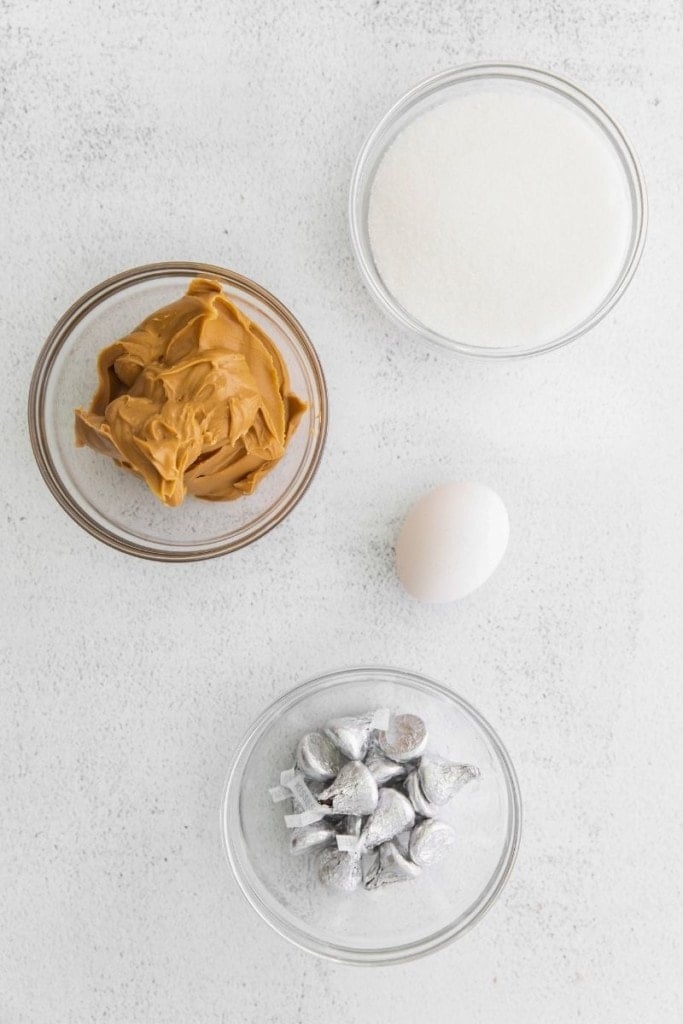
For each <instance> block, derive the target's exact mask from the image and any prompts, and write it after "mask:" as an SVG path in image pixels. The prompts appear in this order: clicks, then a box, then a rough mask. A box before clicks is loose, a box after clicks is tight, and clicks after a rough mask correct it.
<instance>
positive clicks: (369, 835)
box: [362, 789, 415, 850]
mask: <svg viewBox="0 0 683 1024" xmlns="http://www.w3.org/2000/svg"><path fill="white" fill-rule="evenodd" d="M414 823H415V811H414V809H413V806H412V804H411V802H410V800H409V799H408V798H407V797H405V796H404V795H403V793H399V792H398V790H396V789H381V790H380V792H379V799H378V801H377V807H376V808H375V810H374V812H373V813H372V815H371V816H370V818H369V819H368V822H367V824H366V826H365V828H364V829H363V835H362V840H363V846H364V848H365V849H368V850H369V849H372V847H374V846H380V845H381V844H382V843H386V842H387V841H388V840H389V839H393V838H394V836H397V835H398V834H399V832H405V831H406V829H410V828H412V826H413V825H414Z"/></svg>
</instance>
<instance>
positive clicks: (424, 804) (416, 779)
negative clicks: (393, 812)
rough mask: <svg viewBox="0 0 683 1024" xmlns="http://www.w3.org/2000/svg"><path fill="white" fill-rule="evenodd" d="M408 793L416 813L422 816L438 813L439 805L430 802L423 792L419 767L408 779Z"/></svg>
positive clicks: (429, 816) (432, 815)
mask: <svg viewBox="0 0 683 1024" xmlns="http://www.w3.org/2000/svg"><path fill="white" fill-rule="evenodd" d="M406 793H407V794H408V798H409V800H410V802H411V804H412V805H413V808H414V810H415V813H416V814H418V815H419V816H420V817H421V818H433V817H434V816H435V815H436V814H437V812H438V807H436V806H435V805H434V804H430V802H429V800H427V797H426V796H425V795H424V793H423V792H422V785H421V783H420V775H419V772H418V770H417V768H416V769H415V770H414V771H412V772H411V773H410V775H409V776H408V778H407V779H406Z"/></svg>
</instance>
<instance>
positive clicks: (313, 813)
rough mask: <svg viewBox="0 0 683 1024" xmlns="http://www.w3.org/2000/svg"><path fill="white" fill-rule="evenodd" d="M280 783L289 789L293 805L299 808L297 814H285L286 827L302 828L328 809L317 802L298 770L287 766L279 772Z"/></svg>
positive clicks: (320, 816)
mask: <svg viewBox="0 0 683 1024" xmlns="http://www.w3.org/2000/svg"><path fill="white" fill-rule="evenodd" d="M280 783H281V785H282V786H283V787H284V788H285V789H287V790H288V791H289V794H290V795H291V797H292V799H293V800H294V805H295V807H297V808H299V813H298V814H285V825H286V826H287V828H302V827H303V826H305V825H312V824H313V822H315V821H320V819H321V818H324V817H325V815H326V814H327V811H328V809H327V808H326V807H322V806H321V805H320V804H319V803H318V801H317V800H316V798H315V797H314V796H313V794H312V793H311V791H310V789H309V788H308V786H307V785H306V780H305V778H304V777H303V775H302V774H301V773H300V772H297V771H296V770H295V769H294V768H288V769H287V771H284V772H283V773H282V774H281V776H280Z"/></svg>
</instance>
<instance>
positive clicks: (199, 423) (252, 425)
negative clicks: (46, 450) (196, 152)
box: [75, 278, 306, 506]
mask: <svg viewBox="0 0 683 1024" xmlns="http://www.w3.org/2000/svg"><path fill="white" fill-rule="evenodd" d="M97 372H98V377H99V386H98V388H97V391H96V392H95V395H94V396H93V399H92V402H91V403H90V408H89V409H88V410H87V411H86V410H85V409H76V412H75V416H76V444H77V445H79V446H82V445H88V446H89V447H90V448H93V449H94V450H95V451H98V452H102V454H104V455H108V456H109V457H110V458H112V459H114V461H115V462H116V463H117V464H118V465H119V466H123V467H125V468H126V469H129V470H132V471H133V472H134V473H137V474H138V475H139V476H141V477H142V478H143V480H144V481H145V483H146V484H147V485H148V487H149V488H150V490H151V491H153V493H154V494H155V495H156V496H157V497H158V498H160V499H161V501H163V502H164V504H166V505H172V506H173V505H180V503H181V502H182V501H183V499H184V498H185V495H186V494H188V493H189V494H194V495H195V496H196V497H198V498H205V499H207V500H209V501H229V500H232V499H234V498H239V497H241V496H242V495H244V494H251V493H252V491H253V490H254V489H255V487H256V486H257V484H258V482H259V481H260V480H261V478H262V477H263V476H264V475H265V474H266V473H267V472H268V471H269V470H270V469H272V468H273V466H274V465H275V464H276V463H277V462H278V460H279V459H281V458H282V456H283V455H284V452H285V448H286V446H287V442H288V440H289V438H290V437H291V436H292V434H293V432H294V430H295V429H296V426H297V424H298V422H299V420H300V419H301V416H302V414H303V413H304V411H305V409H306V405H305V403H304V402H302V401H301V400H300V399H299V398H297V397H296V395H293V394H292V393H291V391H290V384H289V375H288V373H287V368H286V366H285V364H284V362H283V360H282V356H281V355H280V353H279V351H278V350H277V348H276V346H275V345H274V344H273V342H272V341H271V340H270V338H269V337H268V336H267V335H266V334H265V333H264V332H263V331H262V330H261V329H260V328H259V327H257V326H256V324H254V323H252V322H251V321H250V320H249V319H248V318H247V317H246V316H245V315H244V314H243V313H241V312H240V310H239V309H237V307H236V306H234V305H233V304H232V303H231V302H230V301H228V299H227V298H226V297H225V295H224V294H223V292H222V291H221V286H220V285H219V284H218V283H217V282H216V281H209V280H205V279H204V278H196V279H195V280H193V281H192V282H191V284H190V286H189V288H188V289H187V293H186V294H185V295H184V296H183V297H182V298H181V299H178V301H177V302H173V303H171V304H170V305H169V306H164V308H163V309H159V310H157V311H156V312H155V313H152V315H151V316H149V317H147V319H146V320H143V322H142V323H141V324H140V325H139V327H137V328H136V329H135V330H134V331H133V332H132V333H131V334H128V335H126V336H125V337H124V338H120V339H119V340H118V341H115V342H114V343H113V344H112V345H109V346H108V347H107V348H105V349H103V350H102V352H100V354H99V357H98V361H97Z"/></svg>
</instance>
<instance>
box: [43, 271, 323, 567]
mask: <svg viewBox="0 0 683 1024" xmlns="http://www.w3.org/2000/svg"><path fill="white" fill-rule="evenodd" d="M195 277H210V278H213V279H215V280H217V281H219V282H220V283H221V285H222V286H223V291H224V292H225V294H226V295H227V296H228V298H229V299H231V300H232V301H233V302H234V303H235V305H237V306H238V307H239V308H240V309H241V310H243V311H244V313H246V315H247V316H248V317H250V318H251V319H252V320H253V321H254V322H255V323H256V324H258V325H259V326H260V327H262V328H263V330H264V331H265V332H266V333H267V334H268V335H269V336H270V338H271V339H272V340H273V342H274V343H275V345H276V346H277V347H278V349H279V350H280V352H281V353H282V357H283V359H284V362H285V364H286V366H287V369H288V371H289V375H290V379H291V385H292V390H293V391H294V392H295V394H297V395H298V396H299V397H300V398H303V399H304V401H306V402H307V403H308V409H307V411H306V413H305V414H304V416H303V418H302V421H301V422H300V423H299V425H298V427H297V430H296V431H295V433H294V435H293V437H292V439H291V441H290V443H289V445H288V446H287V451H286V453H285V455H284V457H283V458H282V460H281V461H280V463H279V464H278V465H277V466H276V467H275V468H274V469H273V470H272V471H271V472H270V473H268V474H267V475H266V476H265V477H264V479H263V480H262V481H261V483H260V484H259V486H258V488H257V489H256V491H255V492H254V493H253V494H251V495H247V496H245V497H244V498H239V499H237V500H236V501H226V502H209V501H200V500H198V499H195V498H192V497H188V498H187V499H186V500H185V501H184V502H183V504H182V505H181V506H179V507H178V508H166V507H165V506H164V505H163V504H162V503H161V502H160V501H158V499H157V498H155V497H154V495H153V494H152V493H151V492H150V491H149V489H148V488H147V487H146V486H145V484H144V483H143V482H142V481H141V480H140V479H139V478H138V477H136V476H134V475H133V474H132V473H130V472H128V471H126V470H123V469H120V468H119V467H118V466H116V465H115V464H114V463H113V462H112V460H111V459H108V458H105V457H103V456H102V455H99V454H97V453H96V452H93V451H91V450H90V449H89V448H76V446H75V443H74V409H75V407H76V406H80V405H85V406H87V405H88V403H89V402H90V398H91V396H92V394H93V392H94V391H95V387H96V383H97V355H98V353H99V351H100V350H101V349H102V348H104V347H105V346H106V345H108V344H110V343H111V342H112V341H114V340H115V339H116V338H118V337H121V336H122V335H124V334H127V333H128V332H129V331H131V330H132V329H133V328H134V327H135V326H136V324H138V323H140V321H141V320H143V319H144V318H145V317H146V316H148V315H149V314H150V313H152V312H153V311H154V310H155V309H159V308H160V307H161V306H164V305H166V304H167V303H169V302H172V301H174V300H175V299H178V298H180V297H181V295H182V294H183V292H184V291H185V290H186V289H187V286H188V284H189V282H190V281H191V280H192V278H195ZM28 414H29V431H30V436H31V444H32V446H33V452H34V455H35V458H36V462H37V463H38V468H39V469H40V472H41V473H42V475H43V478H44V480H45V482H46V484H47V485H48V487H49V488H50V490H51V491H52V493H53V494H54V496H55V498H56V499H57V501H58V502H59V504H60V505H61V506H62V508H63V509H64V510H65V511H66V512H68V513H69V515H70V516H71V518H72V519H73V520H75V522H77V523H78V524H79V526H82V527H83V529H84V530H87V531H88V533H90V534H92V535H93V536H94V537H97V538H98V540H101V541H103V542H104V543H105V544H109V545H110V546H111V547H114V548H117V549H118V550H119V551H124V552H126V553H127V554H131V555H137V556H139V557H140V558H149V559H155V560H157V561H163V562H192V561H198V560H201V559H205V558H212V557H214V556H216V555H223V554H226V553H228V552H230V551H236V550H237V549H238V548H241V547H244V546H245V545H246V544H251V542H252V541H254V540H257V539H258V538H259V537H262V536H263V534H265V533H267V532H268V531H269V530H271V529H272V528H273V527H274V526H275V525H276V524H277V523H279V522H280V521H281V520H282V519H284V517H285V516H286V515H287V514H288V513H289V512H291V510H292V509H293V508H294V506H295V505H296V504H297V503H298V501H299V500H300V499H301V497H302V496H303V494H304V493H305V491H306V489H307V488H308V486H309V484H310V482H311V480H312V478H313V475H314V474H315V471H316V468H317V466H318V463H319V461H320V457H321V455H322V451H323V446H324V442H325V431H326V428H327V393H326V390H325V379H324V376H323V371H322V368H321V366H320V362H319V360H318V357H317V355H316V352H315V349H314V348H313V346H312V344H311V342H310V340H309V338H308V336H307V334H306V332H305V331H304V329H303V328H302V326H301V324H300V323H299V322H298V321H297V320H296V319H295V318H294V317H293V316H292V314H291V313H290V312H289V310H288V309H286V307H285V306H283V304H282V303H281V302H280V301H279V300H278V299H276V298H275V297H274V296H273V295H271V294H270V292H267V291H266V290H265V288H262V287H261V286H260V285H258V284H255V283H254V282H253V281H249V280H248V279H247V278H245V277H241V276H240V275H239V274H234V273H233V272H232V271H230V270H223V269H222V268H221V267H213V266H209V265H204V264H201V263H154V264H149V265H148V266H144V267H136V268H134V269H133V270H127V271H124V272H123V273H122V274H118V275H117V276H116V277H111V278H109V280H107V281H104V282H103V283H102V284H99V285H97V286H96V287H95V288H92V289H91V290H90V291H89V292H87V293H86V294H85V295H84V296H83V297H82V298H80V299H79V300H78V301H77V302H75V303H74V305H73V306H72V307H71V308H70V309H69V310H67V312H66V313H65V314H64V316H62V318H61V319H60V320H59V321H58V323H57V324H56V325H55V327H54V328H53V330H52V332H51V333H50V336H49V337H48V339H47V341H46V342H45V345H44V347H43V349H42V351H41V353H40V355H39V357H38V361H37V363H36V367H35V370H34V371H33V378H32V380H31V389H30V393H29V403H28Z"/></svg>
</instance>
